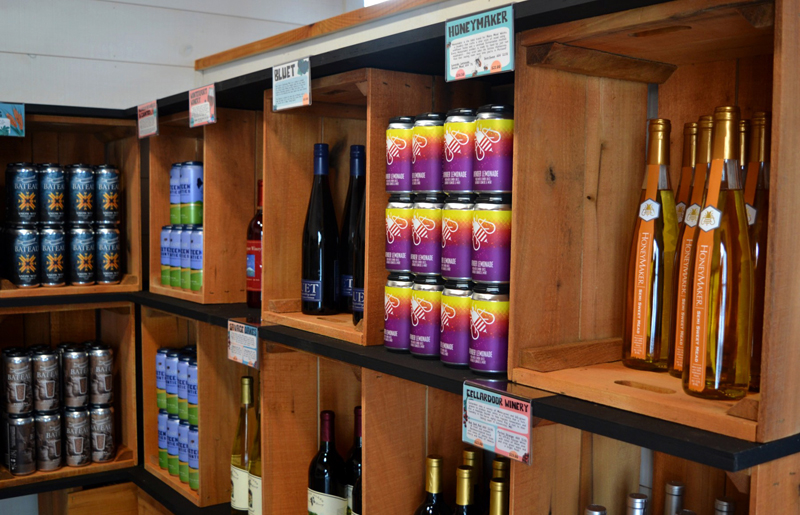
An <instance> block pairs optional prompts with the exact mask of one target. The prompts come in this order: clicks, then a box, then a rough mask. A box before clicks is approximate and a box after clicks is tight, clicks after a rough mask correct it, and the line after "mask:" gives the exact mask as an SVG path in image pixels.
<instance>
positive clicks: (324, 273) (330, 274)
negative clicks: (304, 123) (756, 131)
mask: <svg viewBox="0 0 800 515" xmlns="http://www.w3.org/2000/svg"><path fill="white" fill-rule="evenodd" d="M302 280H303V288H302V293H301V300H302V310H303V313H305V314H306V315H335V314H336V313H338V312H339V310H338V306H337V303H338V294H339V228H338V226H337V223H336V212H335V211H334V209H333V198H331V187H330V183H329V182H328V145H327V144H325V143H317V144H315V145H314V183H313V185H312V186H311V198H310V199H309V201H308V211H307V213H306V223H305V226H304V227H303V278H302Z"/></svg>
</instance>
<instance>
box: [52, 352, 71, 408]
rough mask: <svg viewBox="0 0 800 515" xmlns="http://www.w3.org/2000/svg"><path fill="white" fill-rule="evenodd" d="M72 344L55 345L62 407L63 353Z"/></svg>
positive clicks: (62, 404)
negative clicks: (59, 373) (59, 372)
mask: <svg viewBox="0 0 800 515" xmlns="http://www.w3.org/2000/svg"><path fill="white" fill-rule="evenodd" d="M74 344H75V343H74V342H61V343H59V344H58V345H56V354H58V369H59V370H60V371H61V385H60V388H59V392H60V393H61V406H62V407H64V383H65V380H64V353H65V352H67V349H68V348H70V347H71V346H72V345H74Z"/></svg>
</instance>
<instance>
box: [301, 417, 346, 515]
mask: <svg viewBox="0 0 800 515" xmlns="http://www.w3.org/2000/svg"><path fill="white" fill-rule="evenodd" d="M319 418H320V444H319V452H318V453H317V455H316V456H314V459H313V460H311V465H310V466H309V467H308V515H328V514H329V513H346V512H347V497H346V496H347V490H346V484H347V479H346V478H347V474H346V471H345V466H344V460H343V459H342V457H341V456H339V453H338V452H336V439H335V437H334V426H333V421H334V413H333V412H332V411H323V412H322V413H320V415H319Z"/></svg>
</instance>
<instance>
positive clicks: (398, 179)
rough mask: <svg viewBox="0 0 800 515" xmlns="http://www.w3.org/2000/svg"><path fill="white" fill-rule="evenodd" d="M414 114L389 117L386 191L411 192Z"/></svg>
mask: <svg viewBox="0 0 800 515" xmlns="http://www.w3.org/2000/svg"><path fill="white" fill-rule="evenodd" d="M413 129H414V117H413V116H396V117H394V118H390V119H389V127H388V128H387V129H386V191H387V193H410V192H411V139H412V132H413Z"/></svg>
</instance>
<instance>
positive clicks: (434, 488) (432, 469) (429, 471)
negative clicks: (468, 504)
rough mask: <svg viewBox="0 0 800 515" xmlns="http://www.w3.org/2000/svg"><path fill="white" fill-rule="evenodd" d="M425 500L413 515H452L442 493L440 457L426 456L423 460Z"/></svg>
mask: <svg viewBox="0 0 800 515" xmlns="http://www.w3.org/2000/svg"><path fill="white" fill-rule="evenodd" d="M425 468H426V470H425V500H424V501H422V504H420V505H419V508H417V511H415V512H414V515H452V514H453V510H451V509H450V507H449V506H448V505H447V504H446V503H445V502H444V494H443V493H442V457H441V456H436V455H433V454H432V455H430V456H428V458H427V460H426V462H425Z"/></svg>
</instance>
